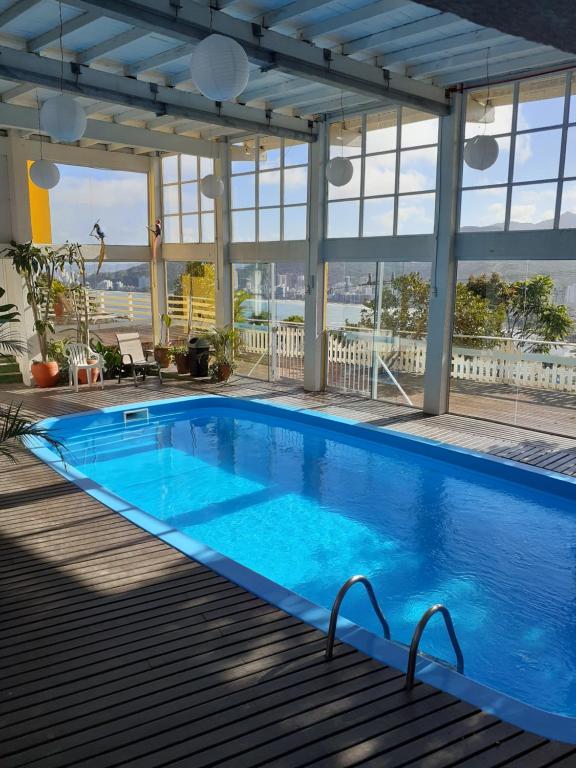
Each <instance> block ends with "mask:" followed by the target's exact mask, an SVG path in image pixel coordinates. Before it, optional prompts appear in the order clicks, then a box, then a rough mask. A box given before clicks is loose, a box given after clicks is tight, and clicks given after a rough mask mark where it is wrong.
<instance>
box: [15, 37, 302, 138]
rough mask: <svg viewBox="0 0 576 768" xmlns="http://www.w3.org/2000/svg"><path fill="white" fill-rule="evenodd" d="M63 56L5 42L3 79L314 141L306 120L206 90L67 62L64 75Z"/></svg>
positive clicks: (190, 118) (188, 117) (162, 112)
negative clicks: (217, 97)
mask: <svg viewBox="0 0 576 768" xmlns="http://www.w3.org/2000/svg"><path fill="white" fill-rule="evenodd" d="M60 69H61V67H60V62H59V61H57V60H56V59H49V58H47V57H40V56H36V55H34V54H30V53H24V52H23V51H16V50H14V49H11V48H5V47H1V46H0V79H6V80H16V81H18V82H21V81H26V82H32V83H36V84H38V85H43V86H45V87H48V88H59V87H60V86H62V88H63V90H65V91H67V92H68V93H76V94H79V95H83V96H87V97H90V98H94V99H98V100H101V101H109V102H111V103H112V104H124V105H125V106H127V107H135V108H139V109H149V110H150V111H151V112H155V113H156V114H166V115H172V116H176V117H181V118H183V119H189V120H197V121H200V122H204V123H212V124H214V125H224V126H227V127H231V128H238V129H239V130H246V131H252V132H255V131H260V132H262V133H267V134H270V135H275V136H285V137H287V138H294V139H297V140H301V141H314V140H315V130H314V126H313V125H311V124H309V123H308V121H306V120H301V119H299V118H294V117H289V116H287V115H281V114H279V113H272V114H269V115H267V114H266V112H264V111H263V110H259V109H254V108H253V107H244V106H241V105H239V104H233V103H228V102H227V103H226V104H222V105H218V104H217V103H215V102H212V101H209V100H208V99H206V98H204V97H203V96H197V95H196V94H192V93H187V92H184V91H180V90H178V89H176V88H168V87H166V86H156V85H154V84H152V83H145V82H142V81H140V80H136V79H133V78H129V77H124V76H122V75H115V74H111V73H109V72H102V71H100V70H96V69H91V68H90V67H86V66H83V65H75V64H73V65H70V64H65V66H64V72H63V79H61V72H60Z"/></svg>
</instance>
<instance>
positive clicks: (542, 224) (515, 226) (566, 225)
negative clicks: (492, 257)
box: [460, 211, 576, 232]
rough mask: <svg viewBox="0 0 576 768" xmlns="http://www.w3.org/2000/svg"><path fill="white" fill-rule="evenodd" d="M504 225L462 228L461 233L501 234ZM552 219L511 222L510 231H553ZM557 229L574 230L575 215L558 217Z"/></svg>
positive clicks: (575, 223)
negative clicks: (532, 222) (529, 222)
mask: <svg viewBox="0 0 576 768" xmlns="http://www.w3.org/2000/svg"><path fill="white" fill-rule="evenodd" d="M503 226H504V224H503V223H500V224H489V225H488V226H486V227H462V229H461V230H460V231H461V232H501V231H502V229H503ZM553 228H554V219H543V220H542V221H538V222H536V223H535V224H525V223H524V222H520V221H511V222H510V229H511V230H513V231H515V232H518V231H520V230H522V229H524V230H534V229H553ZM559 229H576V213H573V212H572V211H566V213H562V214H561V215H560V221H559Z"/></svg>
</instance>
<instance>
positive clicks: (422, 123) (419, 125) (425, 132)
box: [401, 108, 439, 148]
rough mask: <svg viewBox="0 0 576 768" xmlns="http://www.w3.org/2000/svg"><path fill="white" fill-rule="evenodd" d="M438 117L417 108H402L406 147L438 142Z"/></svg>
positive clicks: (403, 134) (402, 140)
mask: <svg viewBox="0 0 576 768" xmlns="http://www.w3.org/2000/svg"><path fill="white" fill-rule="evenodd" d="M438 125H439V123H438V118H437V117H430V115H429V114H428V113H426V112H418V111H417V110H415V109H407V108H403V109H402V138H401V145H402V148H404V147H420V146H423V145H424V144H437V143H438Z"/></svg>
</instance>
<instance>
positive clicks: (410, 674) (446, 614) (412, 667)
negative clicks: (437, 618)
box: [404, 603, 464, 691]
mask: <svg viewBox="0 0 576 768" xmlns="http://www.w3.org/2000/svg"><path fill="white" fill-rule="evenodd" d="M436 613H441V614H442V617H443V619H444V623H445V624H446V629H447V631H448V635H449V637H450V640H451V642H452V647H453V648H454V653H455V654H456V672H458V673H459V674H463V673H464V654H463V653H462V648H461V647H460V643H459V642H458V638H457V637H456V631H455V629H454V623H453V622H452V616H451V615H450V611H449V610H448V608H446V606H445V605H441V604H440V603H436V605H432V606H431V607H430V608H428V610H427V611H425V613H424V614H423V615H422V618H421V619H420V621H419V622H418V624H417V625H416V629H415V630H414V634H413V636H412V642H411V643H410V652H409V654H408V666H407V667H406V685H405V686H404V687H405V690H407V691H409V690H410V689H411V688H412V687H413V685H414V675H415V673H416V660H417V658H418V646H419V645H420V640H421V639H422V634H423V633H424V630H425V629H426V625H427V624H428V622H429V621H430V619H431V618H432V616H434V614H436Z"/></svg>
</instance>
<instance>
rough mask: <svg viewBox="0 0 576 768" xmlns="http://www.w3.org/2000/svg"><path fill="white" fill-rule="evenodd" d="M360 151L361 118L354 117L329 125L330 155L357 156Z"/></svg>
mask: <svg viewBox="0 0 576 768" xmlns="http://www.w3.org/2000/svg"><path fill="white" fill-rule="evenodd" d="M361 152H362V119H361V118H360V117H354V118H351V119H350V120H346V121H345V122H343V123H332V125H331V126H330V157H331V158H332V157H358V156H359V155H360V154H361Z"/></svg>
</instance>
